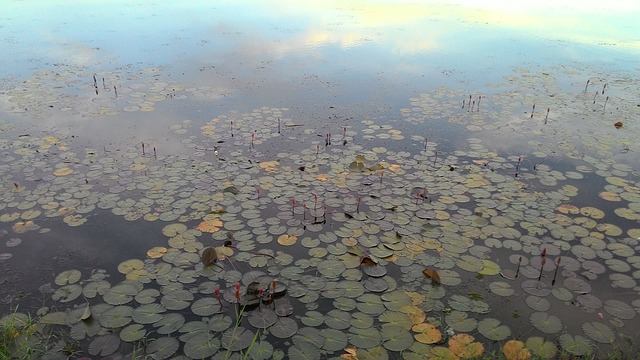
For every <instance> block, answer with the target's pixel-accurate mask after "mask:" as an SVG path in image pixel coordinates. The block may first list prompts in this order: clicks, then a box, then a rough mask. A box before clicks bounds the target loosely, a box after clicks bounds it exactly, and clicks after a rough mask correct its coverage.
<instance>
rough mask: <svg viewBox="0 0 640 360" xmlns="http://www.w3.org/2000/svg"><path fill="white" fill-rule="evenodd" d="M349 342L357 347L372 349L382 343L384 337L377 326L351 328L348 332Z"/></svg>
mask: <svg viewBox="0 0 640 360" xmlns="http://www.w3.org/2000/svg"><path fill="white" fill-rule="evenodd" d="M348 336H349V342H350V343H351V344H352V345H354V346H355V347H357V348H362V349H370V348H372V347H375V346H378V345H380V342H381V341H382V338H381V336H380V332H379V331H378V330H376V329H375V328H368V329H359V328H351V331H350V332H349V334H348Z"/></svg>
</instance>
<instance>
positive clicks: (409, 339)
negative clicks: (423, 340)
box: [380, 324, 414, 352]
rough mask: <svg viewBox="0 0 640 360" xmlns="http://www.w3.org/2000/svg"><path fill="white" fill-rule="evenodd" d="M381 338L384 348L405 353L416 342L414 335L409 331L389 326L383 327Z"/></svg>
mask: <svg viewBox="0 0 640 360" xmlns="http://www.w3.org/2000/svg"><path fill="white" fill-rule="evenodd" d="M380 336H381V337H382V346H384V347H385V348H386V349H387V350H390V351H398V352H400V351H404V350H406V349H408V348H409V347H411V345H413V342H414V339H413V335H412V333H411V332H410V331H409V330H408V329H404V328H400V327H398V326H393V325H391V326H389V324H385V325H383V327H382V331H381V333H380Z"/></svg>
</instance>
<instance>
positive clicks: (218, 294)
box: [214, 288, 220, 300]
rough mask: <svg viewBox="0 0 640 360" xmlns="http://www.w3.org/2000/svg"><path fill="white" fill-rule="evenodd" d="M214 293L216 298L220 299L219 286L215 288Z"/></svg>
mask: <svg viewBox="0 0 640 360" xmlns="http://www.w3.org/2000/svg"><path fill="white" fill-rule="evenodd" d="M214 294H215V295H216V299H218V300H220V288H216V290H215V291H214Z"/></svg>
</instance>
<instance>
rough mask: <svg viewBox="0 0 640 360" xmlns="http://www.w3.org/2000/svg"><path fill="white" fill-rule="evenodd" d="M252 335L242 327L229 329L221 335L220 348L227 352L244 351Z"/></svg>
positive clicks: (251, 339)
mask: <svg viewBox="0 0 640 360" xmlns="http://www.w3.org/2000/svg"><path fill="white" fill-rule="evenodd" d="M253 336H254V335H253V333H252V332H251V331H249V330H247V329H246V328H244V327H242V326H238V327H235V328H232V329H229V330H227V331H225V332H224V334H222V338H221V344H222V347H224V348H225V349H227V350H229V351H240V350H242V349H246V348H248V347H249V345H251V342H252V341H253Z"/></svg>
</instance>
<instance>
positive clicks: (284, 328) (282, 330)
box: [269, 317, 298, 339]
mask: <svg viewBox="0 0 640 360" xmlns="http://www.w3.org/2000/svg"><path fill="white" fill-rule="evenodd" d="M297 331H298V324H297V323H296V321H295V320H293V319H290V318H285V317H281V318H278V320H277V321H276V322H275V324H273V325H272V326H271V327H270V328H269V332H270V333H271V335H273V336H275V337H277V338H279V339H288V338H290V337H292V336H293V335H294V334H295V333H296V332H297Z"/></svg>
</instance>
